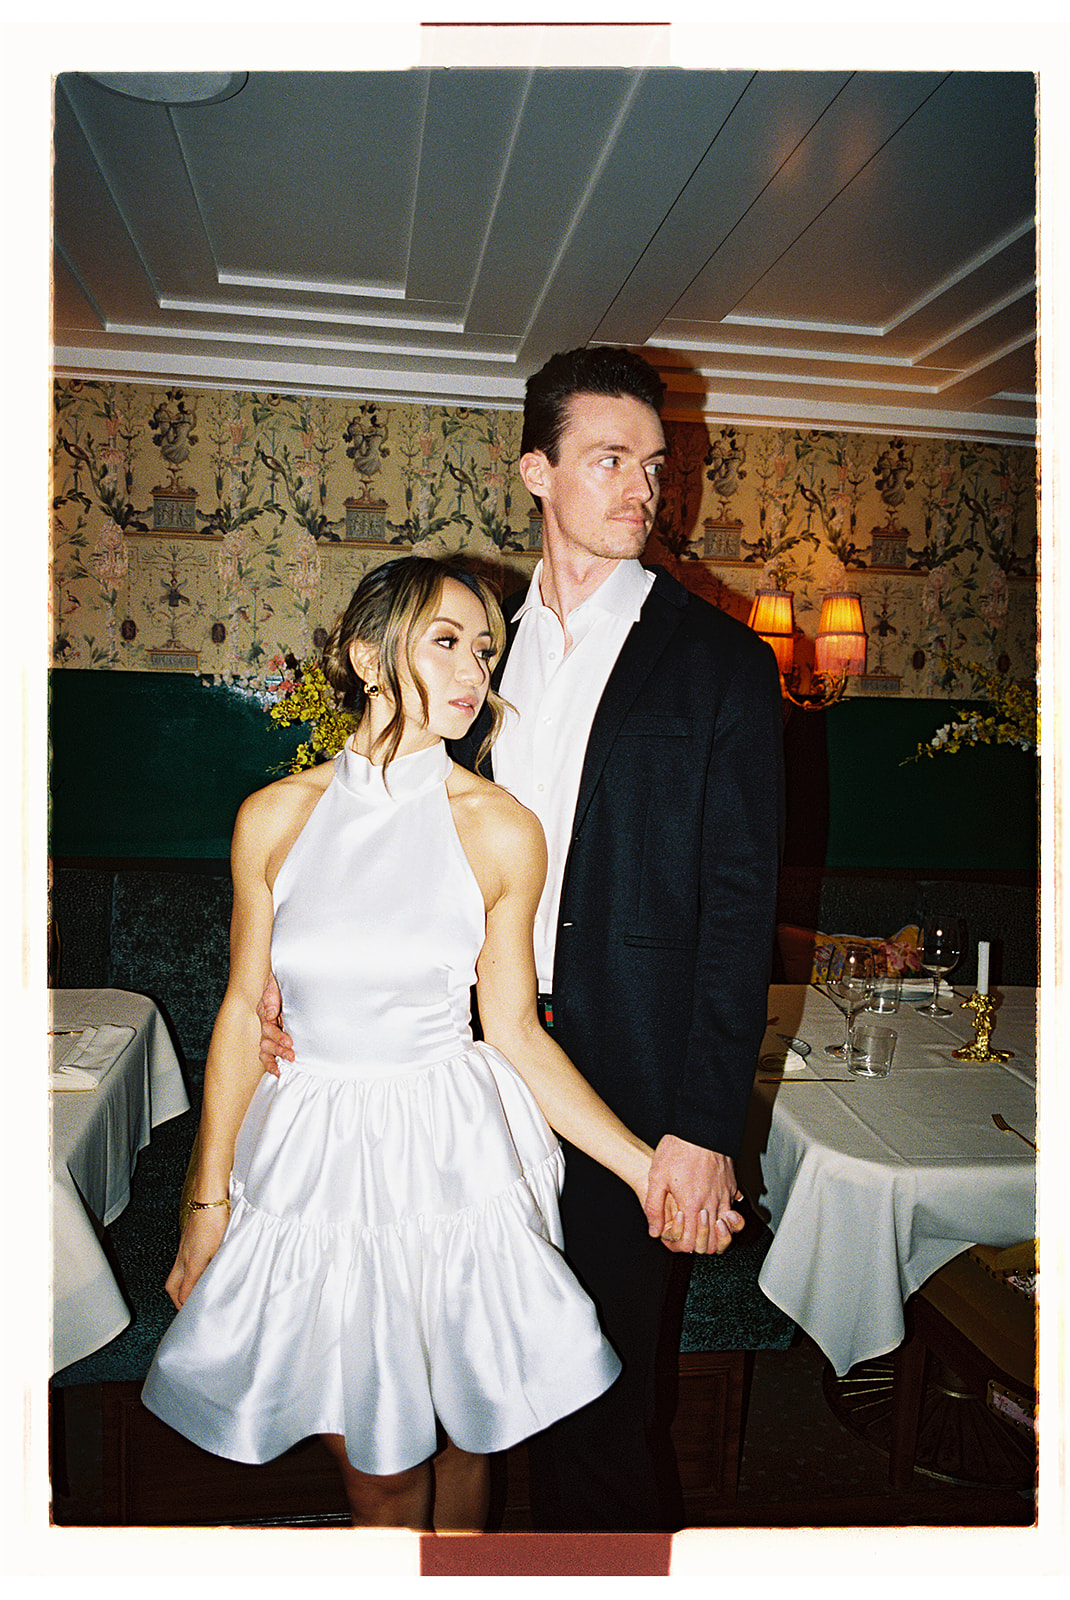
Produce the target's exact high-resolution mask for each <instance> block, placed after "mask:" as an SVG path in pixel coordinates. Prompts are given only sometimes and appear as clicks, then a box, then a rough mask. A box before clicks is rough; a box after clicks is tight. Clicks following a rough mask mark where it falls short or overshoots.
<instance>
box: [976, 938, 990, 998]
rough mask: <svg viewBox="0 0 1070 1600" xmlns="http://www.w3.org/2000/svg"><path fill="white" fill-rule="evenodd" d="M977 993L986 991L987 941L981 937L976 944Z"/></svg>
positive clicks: (985, 992)
mask: <svg viewBox="0 0 1070 1600" xmlns="http://www.w3.org/2000/svg"><path fill="white" fill-rule="evenodd" d="M977 993H978V994H987V993H988V941H987V939H982V940H981V942H980V944H979V945H978V946H977Z"/></svg>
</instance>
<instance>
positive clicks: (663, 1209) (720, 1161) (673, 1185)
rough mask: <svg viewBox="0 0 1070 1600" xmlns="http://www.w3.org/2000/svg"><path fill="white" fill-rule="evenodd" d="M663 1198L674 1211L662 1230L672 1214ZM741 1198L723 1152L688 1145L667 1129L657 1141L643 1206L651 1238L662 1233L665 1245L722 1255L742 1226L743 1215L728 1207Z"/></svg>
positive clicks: (734, 1175)
mask: <svg viewBox="0 0 1070 1600" xmlns="http://www.w3.org/2000/svg"><path fill="white" fill-rule="evenodd" d="M667 1197H671V1199H672V1201H673V1202H674V1203H675V1205H676V1208H677V1212H678V1215H677V1216H676V1218H675V1223H674V1225H673V1226H672V1227H671V1228H670V1229H666V1221H667V1218H668V1217H669V1216H670V1215H671V1211H670V1210H667ZM742 1198H743V1196H742V1195H741V1194H740V1191H739V1189H738V1187H737V1185H736V1174H735V1168H734V1167H733V1165H732V1162H731V1159H730V1158H729V1157H728V1156H722V1155H719V1154H718V1153H717V1151H716V1150H705V1149H703V1147H702V1146H701V1145H697V1144H689V1143H688V1142H687V1140H686V1139H678V1138H677V1137H676V1135H675V1134H672V1133H667V1134H666V1135H665V1136H664V1138H663V1139H662V1140H661V1141H660V1142H659V1144H658V1147H657V1149H656V1150H655V1151H654V1159H653V1161H652V1162H651V1164H650V1185H649V1188H648V1190H647V1197H646V1204H645V1205H644V1207H643V1210H644V1211H645V1213H646V1219H647V1222H648V1224H649V1227H650V1233H651V1236H652V1237H654V1238H658V1237H661V1239H662V1241H663V1243H664V1244H665V1246H666V1248H667V1249H669V1250H673V1251H676V1252H678V1253H680V1254H683V1253H686V1254H688V1255H690V1254H696V1255H705V1254H706V1253H707V1252H709V1253H711V1254H716V1255H721V1254H723V1252H724V1251H725V1250H727V1249H728V1246H729V1245H730V1244H731V1243H732V1236H733V1235H734V1234H737V1233H739V1231H740V1229H741V1228H742V1227H743V1218H742V1216H741V1215H740V1214H739V1212H738V1211H735V1210H733V1206H734V1204H735V1202H736V1201H737V1200H741V1199H742ZM703 1213H705V1217H704V1216H703Z"/></svg>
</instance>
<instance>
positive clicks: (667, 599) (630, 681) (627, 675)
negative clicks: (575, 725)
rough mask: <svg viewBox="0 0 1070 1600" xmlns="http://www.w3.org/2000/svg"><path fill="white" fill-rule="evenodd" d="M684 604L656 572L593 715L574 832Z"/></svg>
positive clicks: (680, 591)
mask: <svg viewBox="0 0 1070 1600" xmlns="http://www.w3.org/2000/svg"><path fill="white" fill-rule="evenodd" d="M686 605H687V590H686V589H684V588H683V586H682V585H681V584H678V583H677V582H676V581H675V579H673V578H670V577H669V576H668V574H667V573H665V572H663V571H662V570H661V569H660V568H655V576H654V585H653V588H652V589H651V591H650V593H649V594H648V595H647V597H646V600H645V601H644V602H643V609H642V610H641V611H640V613H639V620H638V621H637V622H635V623H633V624H632V627H631V630H630V631H629V633H628V637H627V638H626V639H625V641H624V644H623V645H622V646H621V652H620V655H619V656H618V657H617V661H616V665H615V666H614V668H613V671H612V672H611V673H610V675H609V681H608V683H607V684H606V687H605V690H604V691H603V694H602V698H601V700H600V701H599V704H598V710H597V711H596V712H595V717H594V722H593V723H592V725H591V736H590V738H589V739H588V741H587V754H586V756H585V757H584V762H583V772H582V774H581V776H580V791H579V795H578V797H577V800H576V820H575V824H574V830H573V831H576V830H577V829H578V828H579V826H580V824H581V823H582V821H583V818H584V816H585V814H586V811H587V807H588V806H589V805H590V803H591V800H592V798H593V796H594V793H595V790H596V789H597V787H598V784H599V781H600V780H601V777H602V772H603V770H604V768H605V764H606V762H607V761H608V759H609V753H610V751H611V750H612V748H613V742H614V740H615V739H616V737H617V734H618V733H619V732H620V727H621V723H622V722H623V721H624V718H625V717H626V716H627V714H628V711H629V709H630V708H631V706H632V704H633V702H634V700H635V697H636V695H637V694H638V693H639V691H640V689H641V688H642V687H643V684H644V683H645V682H646V680H647V678H648V677H649V676H650V674H651V672H652V671H653V670H654V668H655V666H656V665H657V662H658V660H659V659H660V657H661V654H662V652H663V651H664V649H665V647H666V646H667V645H668V643H669V641H670V639H671V638H672V636H673V634H674V633H675V632H676V630H677V628H678V627H679V625H680V622H681V620H682V618H683V614H684V608H685V607H686Z"/></svg>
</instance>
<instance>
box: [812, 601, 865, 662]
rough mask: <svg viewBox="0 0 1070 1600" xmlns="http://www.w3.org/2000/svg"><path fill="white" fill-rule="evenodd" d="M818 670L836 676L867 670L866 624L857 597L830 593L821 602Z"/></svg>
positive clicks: (816, 658)
mask: <svg viewBox="0 0 1070 1600" xmlns="http://www.w3.org/2000/svg"><path fill="white" fill-rule="evenodd" d="M814 667H815V670H816V671H818V672H827V673H829V674H830V675H831V676H833V677H839V676H840V674H841V673H848V672H850V673H858V672H865V670H866V625H865V623H864V621H863V620H862V600H861V597H860V596H859V595H857V594H827V595H826V596H825V598H824V599H823V600H822V602H821V620H820V622H819V623H818V625H817V645H816V648H815V650H814Z"/></svg>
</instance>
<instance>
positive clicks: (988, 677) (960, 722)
mask: <svg viewBox="0 0 1070 1600" xmlns="http://www.w3.org/2000/svg"><path fill="white" fill-rule="evenodd" d="M945 661H946V665H947V666H949V667H951V668H953V669H954V671H955V672H956V673H960V672H965V673H969V675H970V677H971V678H972V680H973V693H974V695H975V696H976V698H977V699H982V700H987V701H988V703H989V705H990V706H991V708H992V709H991V711H990V712H989V713H988V714H987V715H983V714H982V713H981V712H980V711H974V710H970V709H968V708H965V707H964V708H962V709H961V710H958V711H956V713H955V717H954V720H953V721H952V722H945V724H944V726H943V727H942V728H937V730H936V732H935V733H934V734H933V736H932V738H931V739H929V740H928V741H927V742H923V743H921V744H919V745H918V748H917V751H916V752H915V754H914V755H912V756H910V757H908V759H909V760H910V761H917V760H919V758H920V757H921V756H934V755H937V754H939V753H940V752H941V751H946V752H947V753H948V754H949V755H954V753H955V752H956V751H957V750H963V749H965V748H966V746H967V745H971V744H1010V745H1016V746H1017V747H1018V749H1019V750H1035V749H1036V748H1037V744H1038V742H1039V739H1040V723H1039V719H1038V716H1037V691H1036V685H1035V684H1029V683H1022V682H1015V681H1014V680H1013V679H1011V678H1008V677H1007V676H1006V675H1005V674H1004V673H1002V672H989V671H988V670H987V669H986V668H985V667H982V666H980V665H979V664H978V663H977V662H976V661H964V662H960V661H957V660H955V659H954V657H951V656H948V657H946V658H945ZM904 764H905V763H904Z"/></svg>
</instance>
